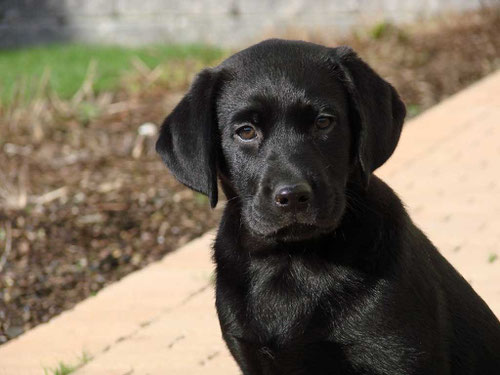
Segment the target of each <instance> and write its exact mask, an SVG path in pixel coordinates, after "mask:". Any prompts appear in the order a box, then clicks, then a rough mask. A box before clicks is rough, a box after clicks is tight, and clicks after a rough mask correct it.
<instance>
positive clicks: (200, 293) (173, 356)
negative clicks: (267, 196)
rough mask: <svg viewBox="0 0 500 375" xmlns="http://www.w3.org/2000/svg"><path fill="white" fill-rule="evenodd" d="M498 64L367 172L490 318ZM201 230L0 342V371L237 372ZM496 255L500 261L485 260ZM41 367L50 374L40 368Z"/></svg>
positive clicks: (496, 291)
mask: <svg viewBox="0 0 500 375" xmlns="http://www.w3.org/2000/svg"><path fill="white" fill-rule="evenodd" d="M499 162H500V72H497V73H496V74H493V75H491V76H489V77H487V78H486V79H484V80H482V81H481V82H478V83H477V84H475V85H473V86H472V87H470V88H469V89H467V90H465V91H463V92H461V93H459V94H458V95H455V96H454V97H452V98H450V99H448V100H446V101H444V102H443V103H442V104H440V105H438V106H436V107H434V108H433V109H431V110H429V111H427V112H426V113H424V114H423V115H421V116H419V117H418V118H416V119H414V120H412V121H410V122H408V123H407V125H406V127H405V129H404V131H403V135H402V139H401V142H400V144H399V146H398V149H397V151H396V153H395V155H394V156H393V158H392V159H391V160H390V161H389V162H388V163H387V165H385V166H384V167H383V168H382V169H381V170H380V171H379V172H378V173H377V174H378V175H379V176H381V177H382V178H383V179H385V181H387V182H388V183H389V184H390V185H391V186H392V187H393V188H394V189H395V191H396V192H398V194H400V196H401V197H402V199H403V200H404V201H405V203H406V205H407V207H408V209H409V211H410V214H411V215H412V217H413V218H414V220H415V221H416V222H417V224H418V225H419V226H420V227H421V228H422V229H423V230H424V232H425V233H427V235H428V236H429V237H430V238H431V240H432V241H433V242H434V243H435V244H436V245H437V246H438V248H439V249H440V250H441V251H442V253H443V254H444V255H445V256H446V257H447V258H448V259H449V260H450V261H451V263H453V264H454V265H455V267H456V268H458V269H459V271H460V272H461V273H462V274H463V275H464V276H465V278H466V279H467V280H469V281H470V282H471V283H472V286H473V287H474V288H475V289H476V291H477V292H478V293H479V294H480V295H481V296H482V297H483V298H484V299H485V300H486V302H487V303H488V304H489V305H490V306H491V308H492V309H493V310H494V311H495V313H496V314H497V316H500V177H499V175H500V163H499ZM212 239H213V233H209V234H206V235H205V236H203V237H201V238H200V239H198V240H195V241H193V242H191V243H189V244H188V245H186V246H185V247H184V248H182V249H180V250H178V251H176V252H175V253H173V254H171V255H168V256H166V257H165V258H164V259H163V260H162V261H160V262H157V263H155V264H152V265H150V266H149V267H146V268H144V269H143V270H141V271H138V272H135V273H133V274H131V275H129V276H127V277H125V278H124V279H123V280H121V281H120V282H118V283H116V284H113V285H111V286H109V287H107V288H105V289H104V290H102V291H101V292H100V293H99V294H98V295H97V296H95V297H91V298H89V299H87V300H86V301H83V302H82V303H80V304H79V305H77V306H76V307H75V308H74V309H73V310H71V311H68V312H65V313H63V314H61V315H60V316H58V317H56V318H54V319H52V320H51V321H50V322H49V323H47V324H43V325H40V326H38V327H36V328H34V329H33V330H31V331H30V332H28V333H26V334H25V335H23V336H21V337H20V338H18V339H15V340H12V341H11V342H9V343H7V344H5V345H3V346H1V347H0V375H24V374H29V375H32V374H43V373H44V370H43V369H44V368H46V369H49V368H54V367H56V366H57V365H58V364H59V363H61V362H64V363H66V364H73V365H76V364H78V363H79V359H78V358H79V357H81V356H82V355H83V353H84V352H85V353H86V354H87V355H89V356H91V357H92V359H91V360H90V362H89V363H87V364H86V365H85V366H83V367H81V368H80V369H78V370H77V371H76V372H74V374H75V375H146V374H149V375H156V374H158V375H159V374H164V375H177V374H179V375H194V374H196V375H198V374H204V375H211V374H214V375H215V374H218V375H220V374H238V370H237V368H236V366H235V365H234V363H233V361H232V360H231V359H230V357H229V355H228V352H227V350H226V348H225V346H224V344H223V342H222V340H221V338H220V333H219V327H218V323H217V320H216V315H215V310H214V306H213V305H214V301H213V288H212V282H211V280H212V268H213V267H212V264H211V260H210V250H209V247H210V243H211V241H212ZM495 256H498V257H499V259H497V260H495ZM48 374H51V372H50V371H49V372H48Z"/></svg>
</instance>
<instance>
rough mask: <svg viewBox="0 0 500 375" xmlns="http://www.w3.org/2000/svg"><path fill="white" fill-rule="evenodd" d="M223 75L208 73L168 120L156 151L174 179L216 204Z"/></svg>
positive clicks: (194, 84) (197, 80) (197, 78)
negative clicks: (217, 107) (218, 102)
mask: <svg viewBox="0 0 500 375" xmlns="http://www.w3.org/2000/svg"><path fill="white" fill-rule="evenodd" d="M220 81H221V72H220V71H215V70H212V69H205V70H203V71H202V72H201V73H199V74H198V76H197V77H196V79H195V80H194V82H193V84H192V85H191V88H190V89H189V92H188V93H187V94H186V96H184V98H183V99H182V100H181V102H180V103H179V104H178V105H177V106H176V107H175V108H174V110H173V111H172V113H171V114H170V115H169V116H168V117H167V118H166V119H165V121H164V122H163V125H162V127H161V131H160V136H159V138H158V141H157V142H156V151H157V152H158V153H159V154H160V156H161V158H162V159H163V162H164V163H165V164H166V165H167V167H168V168H169V169H170V171H171V172H172V173H173V175H174V176H175V178H177V180H179V181H180V182H182V183H183V184H184V185H186V186H187V187H189V188H191V189H193V190H195V191H198V192H200V193H202V194H205V195H207V196H208V197H209V199H210V205H211V206H212V207H215V205H216V204H217V167H216V163H217V155H218V153H219V152H218V150H219V147H220V140H219V133H218V129H217V121H216V111H215V100H216V94H217V91H218V86H219V84H220Z"/></svg>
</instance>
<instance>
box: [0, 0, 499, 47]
mask: <svg viewBox="0 0 500 375" xmlns="http://www.w3.org/2000/svg"><path fill="white" fill-rule="evenodd" d="M486 1H487V0H486ZM490 1H494V0H490ZM484 2H485V0H274V1H273V0H184V1H176V0H0V46H3V47H12V46H19V45H27V44H36V43H44V42H54V41H69V40H74V41H83V42H93V43H118V44H127V45H137V44H143V43H170V42H175V43H184V42H199V43H210V44H217V45H224V46H238V45H243V44H246V43H249V42H251V41H254V40H257V39H260V38H262V37H268V36H271V35H273V34H277V33H278V34H279V33H283V32H284V30H290V29H293V30H303V29H306V30H307V29H312V30H320V31H322V32H332V33H335V32H342V31H345V30H348V29H349V28H351V27H352V26H355V25H359V24H365V23H374V22H379V21H381V20H389V21H393V22H405V21H411V20H415V19H418V18H419V17H424V18H425V17H429V16H430V15H433V14H436V13H440V12H448V11H457V10H464V9H470V8H476V7H478V6H480V5H481V4H482V3H484Z"/></svg>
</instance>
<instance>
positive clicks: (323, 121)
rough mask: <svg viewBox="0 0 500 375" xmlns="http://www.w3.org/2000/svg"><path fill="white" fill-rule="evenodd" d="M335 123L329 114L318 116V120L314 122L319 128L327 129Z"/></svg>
mask: <svg viewBox="0 0 500 375" xmlns="http://www.w3.org/2000/svg"><path fill="white" fill-rule="evenodd" d="M332 124H333V118H331V117H328V116H318V117H317V118H316V121H315V122H314V125H316V127H317V128H318V129H326V128H328V127H330V126H331V125H332Z"/></svg>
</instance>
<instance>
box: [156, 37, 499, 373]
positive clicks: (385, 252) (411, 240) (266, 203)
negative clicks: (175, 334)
mask: <svg viewBox="0 0 500 375" xmlns="http://www.w3.org/2000/svg"><path fill="white" fill-rule="evenodd" d="M404 117H405V106H404V104H403V103H402V101H401V99H400V98H399V96H398V94H397V92H396V91H395V90H394V88H393V87H392V86H391V85H390V84H389V83H387V82H386V81H384V80H383V79H382V78H380V77H379V76H378V75H377V74H376V73H375V72H374V71H373V70H372V69H371V68H370V67H369V66H368V65H367V64H365V63H364V62H363V61H362V60H361V59H359V58H358V57H357V56H356V54H355V53H354V52H353V51H352V50H351V49H349V48H347V47H339V48H326V47H322V46H319V45H315V44H311V43H305V42H296V41H283V40H269V41H265V42H262V43H260V44H257V45H255V46H253V47H250V48H248V49H246V50H243V51H241V52H239V53H237V54H235V55H234V56H232V57H230V58H229V59H227V60H226V61H224V62H223V63H222V64H220V65H219V66H217V67H216V68H213V69H206V70H204V71H203V72H201V73H200V74H199V75H198V77H197V78H196V80H195V81H194V83H193V85H192V86H191V89H190V91H189V93H188V94H187V95H186V96H185V97H184V99H182V101H181V102H180V103H179V104H178V105H177V107H176V108H175V109H174V111H173V112H172V113H171V114H170V116H168V117H167V119H166V120H165V123H164V124H163V126H162V129H161V134H160V137H159V140H158V142H157V150H158V152H159V153H160V154H161V156H162V158H163V160H164V162H165V163H166V164H167V166H168V167H169V168H170V170H171V171H172V172H173V174H174V175H175V177H176V178H177V179H178V180H179V181H181V182H182V183H184V184H185V185H187V186H188V187H190V188H192V189H194V190H196V191H199V192H201V193H203V194H206V195H208V196H209V198H210V203H211V205H212V206H215V205H216V203H217V180H218V178H219V179H220V182H221V185H222V188H223V190H224V193H225V194H226V196H227V198H228V201H227V205H226V208H225V211H224V216H223V218H222V222H221V224H220V228H219V232H218V235H217V239H216V242H215V254H214V258H215V261H216V268H217V285H216V305H217V311H218V314H219V320H220V325H221V328H222V334H223V337H224V339H225V341H226V343H227V345H228V347H229V349H230V351H231V353H232V355H233V356H234V358H235V359H236V361H237V362H238V364H239V366H240V368H241V370H242V371H243V374H245V375H264V374H283V375H299V374H315V375H320V374H329V375H330V374H388V375H389V374H390V375H394V374H426V375H429V374H439V375H446V374H481V375H487V374H500V323H499V322H498V320H497V318H496V317H495V316H494V315H493V313H492V312H491V310H490V309H489V308H488V306H487V305H486V304H485V303H484V302H483V300H482V299H481V298H480V297H479V296H478V295H477V294H476V293H475V292H474V291H473V290H472V288H471V287H470V286H469V285H468V284H467V282H466V281H465V280H464V279H463V278H462V277H461V276H460V275H459V274H458V273H457V271H455V269H453V267H452V266H451V265H450V264H449V263H448V262H447V261H446V260H445V259H444V258H443V257H442V256H441V255H440V254H439V252H438V251H437V250H436V248H435V247H434V246H433V245H432V243H431V242H430V241H429V240H428V239H427V238H426V237H425V235H424V234H423V233H422V232H421V231H420V230H419V229H418V228H416V227H415V225H414V224H413V223H412V221H411V219H410V218H409V217H408V215H407V213H406V212H405V209H404V208H403V205H402V204H401V202H400V200H399V199H398V197H397V196H396V194H394V192H393V191H392V190H391V189H390V188H389V187H388V186H387V185H386V184H384V182H382V181H381V180H380V179H378V178H377V177H375V176H374V175H372V172H373V171H374V170H375V169H376V168H378V167H379V166H381V165H382V164H383V163H384V162H385V161H386V160H387V159H388V158H389V156H390V155H391V154H392V152H393V151H394V148H395V147H396V144H397V142H398V139H399V135H400V132H401V127H402V124H403V121H404Z"/></svg>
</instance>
